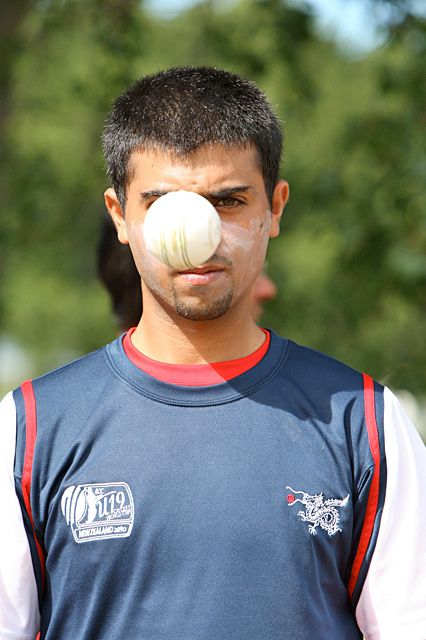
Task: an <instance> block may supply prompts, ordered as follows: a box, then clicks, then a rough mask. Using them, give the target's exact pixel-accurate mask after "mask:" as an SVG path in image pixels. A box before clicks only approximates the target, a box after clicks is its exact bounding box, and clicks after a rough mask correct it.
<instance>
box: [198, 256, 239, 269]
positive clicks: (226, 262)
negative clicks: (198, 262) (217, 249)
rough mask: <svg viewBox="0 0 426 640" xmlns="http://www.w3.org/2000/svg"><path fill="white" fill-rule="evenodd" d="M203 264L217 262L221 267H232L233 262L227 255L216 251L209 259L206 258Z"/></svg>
mask: <svg viewBox="0 0 426 640" xmlns="http://www.w3.org/2000/svg"><path fill="white" fill-rule="evenodd" d="M203 264H215V265H217V266H219V267H232V265H233V262H232V260H231V259H230V258H227V257H226V256H221V255H220V254H219V253H214V254H213V255H212V256H211V257H210V258H209V259H208V260H205V261H204V262H203Z"/></svg>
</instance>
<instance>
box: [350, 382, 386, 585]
mask: <svg viewBox="0 0 426 640" xmlns="http://www.w3.org/2000/svg"><path fill="white" fill-rule="evenodd" d="M362 376H363V380H364V407H365V421H366V424H367V432H368V441H369V443H370V451H371V455H372V457H373V461H374V472H373V478H372V481H371V486H370V492H369V494H368V500H367V509H366V512H365V518H364V524H363V526H362V531H361V536H360V539H359V543H358V549H357V552H356V555H355V560H354V563H353V566H352V572H351V577H350V580H349V587H348V588H349V595H350V596H351V597H352V594H353V591H354V588H355V585H356V583H357V580H358V576H359V572H360V569H361V566H362V563H363V561H364V558H365V554H366V553H367V549H368V545H369V543H370V539H371V535H372V533H373V527H374V521H375V519H376V514H377V505H378V502H379V482H380V446H379V432H378V427H377V422H376V409H375V404H374V382H373V380H372V378H370V376H368V375H367V374H365V373H363V374H362Z"/></svg>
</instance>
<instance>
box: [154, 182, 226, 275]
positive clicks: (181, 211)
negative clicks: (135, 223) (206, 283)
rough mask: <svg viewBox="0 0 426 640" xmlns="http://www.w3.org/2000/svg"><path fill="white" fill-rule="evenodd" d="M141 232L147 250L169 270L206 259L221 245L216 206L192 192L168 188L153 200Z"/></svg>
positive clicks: (185, 267) (189, 266)
mask: <svg viewBox="0 0 426 640" xmlns="http://www.w3.org/2000/svg"><path fill="white" fill-rule="evenodd" d="M143 232H144V237H145V244H146V247H147V249H148V250H149V251H150V252H151V253H152V254H154V256H155V257H156V258H158V259H159V260H161V262H164V264H166V265H167V266H169V267H171V268H172V269H177V270H181V271H185V270H186V269H191V268H193V267H198V266H199V265H201V264H203V262H206V260H208V259H209V258H210V257H211V256H212V255H213V254H214V252H215V251H216V249H217V247H218V246H219V244H220V239H221V234H222V229H221V222H220V217H219V215H218V214H217V211H216V209H215V208H214V206H213V205H212V204H210V202H209V201H208V200H206V198H203V196H200V195H198V193H193V192H191V191H171V192H170V193H166V195H164V196H161V197H160V198H158V200H155V202H153V203H152V205H151V206H150V208H149V209H148V212H147V214H146V216H145V220H144V223H143Z"/></svg>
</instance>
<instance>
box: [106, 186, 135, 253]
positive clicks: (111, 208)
mask: <svg viewBox="0 0 426 640" xmlns="http://www.w3.org/2000/svg"><path fill="white" fill-rule="evenodd" d="M104 199H105V205H106V208H107V209H108V213H109V215H110V216H111V219H112V221H113V223H114V226H115V228H116V230H117V237H118V240H119V242H121V244H129V239H128V237H127V228H126V221H125V219H124V212H123V210H122V208H121V205H120V203H119V201H118V198H117V194H116V193H115V191H114V189H112V187H109V189H107V190H106V191H105V193H104Z"/></svg>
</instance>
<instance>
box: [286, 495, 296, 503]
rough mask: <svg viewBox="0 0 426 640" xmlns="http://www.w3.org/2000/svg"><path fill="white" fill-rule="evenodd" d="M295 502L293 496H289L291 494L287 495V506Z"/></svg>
mask: <svg viewBox="0 0 426 640" xmlns="http://www.w3.org/2000/svg"><path fill="white" fill-rule="evenodd" d="M295 500H296V498H295V497H294V496H292V495H291V493H289V494H288V496H287V502H288V503H289V504H292V502H294V501H295Z"/></svg>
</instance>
